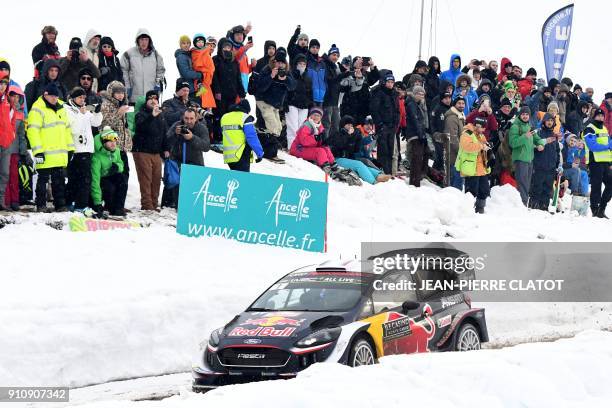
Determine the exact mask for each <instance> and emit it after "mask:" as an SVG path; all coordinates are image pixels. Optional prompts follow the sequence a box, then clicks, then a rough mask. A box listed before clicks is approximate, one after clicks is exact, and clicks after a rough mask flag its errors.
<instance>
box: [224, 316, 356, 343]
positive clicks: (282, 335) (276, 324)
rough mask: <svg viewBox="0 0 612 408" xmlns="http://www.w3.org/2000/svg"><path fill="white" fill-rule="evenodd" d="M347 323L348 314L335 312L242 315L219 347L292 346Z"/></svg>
mask: <svg viewBox="0 0 612 408" xmlns="http://www.w3.org/2000/svg"><path fill="white" fill-rule="evenodd" d="M346 323H350V321H347V316H346V314H343V313H334V312H243V313H241V314H239V315H237V316H236V317H235V318H234V319H233V320H232V321H231V322H229V323H228V324H227V325H226V326H225V327H224V328H223V331H222V333H221V336H220V342H219V347H220V348H223V347H228V346H236V345H245V344H246V345H252V346H257V345H262V346H264V345H268V346H275V347H283V346H292V345H293V344H294V343H295V342H296V341H298V340H299V339H302V338H304V337H306V336H307V335H309V334H310V333H313V332H315V331H318V330H321V329H324V328H327V327H338V326H342V325H343V324H346Z"/></svg>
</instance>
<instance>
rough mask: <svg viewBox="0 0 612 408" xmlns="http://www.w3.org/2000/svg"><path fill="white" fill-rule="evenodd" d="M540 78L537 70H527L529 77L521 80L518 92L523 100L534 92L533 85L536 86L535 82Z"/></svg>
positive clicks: (526, 76)
mask: <svg viewBox="0 0 612 408" xmlns="http://www.w3.org/2000/svg"><path fill="white" fill-rule="evenodd" d="M537 77H538V73H537V72H536V70H535V68H529V69H528V70H527V75H525V78H523V79H520V80H519V81H518V91H519V93H520V94H521V97H522V98H523V100H525V98H527V97H528V96H529V95H531V91H532V90H533V84H535V80H536V78H537Z"/></svg>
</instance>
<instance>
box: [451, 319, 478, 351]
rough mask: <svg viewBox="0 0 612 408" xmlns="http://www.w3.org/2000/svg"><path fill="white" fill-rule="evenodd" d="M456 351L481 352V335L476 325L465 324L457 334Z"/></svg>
mask: <svg viewBox="0 0 612 408" xmlns="http://www.w3.org/2000/svg"><path fill="white" fill-rule="evenodd" d="M455 350H456V351H470V350H480V334H479V333H478V330H477V329H476V327H474V325H472V324H470V323H465V324H464V325H462V326H461V329H459V333H457V339H456V340H455Z"/></svg>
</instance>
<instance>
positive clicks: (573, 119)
mask: <svg viewBox="0 0 612 408" xmlns="http://www.w3.org/2000/svg"><path fill="white" fill-rule="evenodd" d="M589 109H590V107H589V104H588V103H587V102H585V101H578V107H577V108H576V110H573V111H571V112H570V113H569V114H568V115H567V116H566V118H565V130H567V131H568V132H570V133H572V134H574V135H581V134H582V132H583V131H584V129H585V128H586V121H587V120H588V117H589Z"/></svg>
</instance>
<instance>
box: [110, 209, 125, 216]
mask: <svg viewBox="0 0 612 408" xmlns="http://www.w3.org/2000/svg"><path fill="white" fill-rule="evenodd" d="M110 215H112V216H114V217H125V216H126V215H127V214H126V213H125V211H123V209H118V210H115V211H111V212H110Z"/></svg>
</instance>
